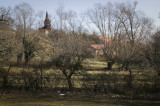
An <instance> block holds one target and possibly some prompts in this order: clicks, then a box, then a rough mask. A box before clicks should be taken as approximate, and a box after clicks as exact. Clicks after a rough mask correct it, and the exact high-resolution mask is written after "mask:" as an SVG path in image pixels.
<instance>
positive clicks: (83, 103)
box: [0, 95, 160, 106]
mask: <svg viewBox="0 0 160 106" xmlns="http://www.w3.org/2000/svg"><path fill="white" fill-rule="evenodd" d="M159 105H160V101H156V100H154V101H151V100H127V99H118V98H116V99H115V98H109V97H104V96H103V97H102V96H89V95H88V96H65V97H60V96H56V97H55V96H50V97H47V96H35V95H25V96H24V95H7V96H5V97H4V96H3V97H1V99H0V106H159Z"/></svg>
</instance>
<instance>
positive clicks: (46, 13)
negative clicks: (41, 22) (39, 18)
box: [46, 11, 48, 19]
mask: <svg viewBox="0 0 160 106" xmlns="http://www.w3.org/2000/svg"><path fill="white" fill-rule="evenodd" d="M46 19H48V12H47V11H46Z"/></svg>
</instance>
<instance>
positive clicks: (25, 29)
mask: <svg viewBox="0 0 160 106" xmlns="http://www.w3.org/2000/svg"><path fill="white" fill-rule="evenodd" d="M14 13H15V18H16V29H17V32H16V33H17V40H18V42H17V43H19V53H18V54H17V63H20V62H21V59H22V57H23V54H24V57H25V63H27V61H28V59H29V58H30V57H28V56H29V54H28V53H30V52H27V51H28V50H30V49H31V48H29V46H30V45H29V44H30V43H29V42H30V41H27V37H28V36H29V35H32V34H31V28H32V26H33V22H34V21H33V13H34V11H33V9H32V7H31V6H30V5H29V4H27V3H21V4H19V5H16V6H15V8H14ZM19 41H21V42H19Z"/></svg>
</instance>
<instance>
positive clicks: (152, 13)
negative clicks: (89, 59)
mask: <svg viewBox="0 0 160 106" xmlns="http://www.w3.org/2000/svg"><path fill="white" fill-rule="evenodd" d="M127 1H135V0H0V6H5V7H7V6H11V7H14V6H15V5H16V4H19V3H21V2H27V3H29V4H30V5H31V6H32V7H33V9H34V10H35V11H39V10H43V11H48V13H49V14H50V15H52V16H54V14H55V12H56V9H57V8H58V6H60V5H63V6H64V7H65V9H66V10H74V11H76V12H77V13H78V14H80V13H83V12H84V11H85V10H87V9H88V8H91V7H92V6H93V5H94V4H95V3H103V4H106V3H107V2H111V3H115V2H127ZM136 1H137V2H138V5H137V9H138V10H141V11H143V12H144V13H145V14H146V16H147V17H149V18H153V19H154V23H155V25H157V26H160V18H158V13H159V12H160V0H136Z"/></svg>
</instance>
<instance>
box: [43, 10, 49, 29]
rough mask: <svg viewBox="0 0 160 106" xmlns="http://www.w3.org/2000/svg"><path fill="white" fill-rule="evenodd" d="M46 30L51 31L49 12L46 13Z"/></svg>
mask: <svg viewBox="0 0 160 106" xmlns="http://www.w3.org/2000/svg"><path fill="white" fill-rule="evenodd" d="M43 28H44V29H51V21H50V20H49V16H48V12H46V19H45V21H44V27H43Z"/></svg>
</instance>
